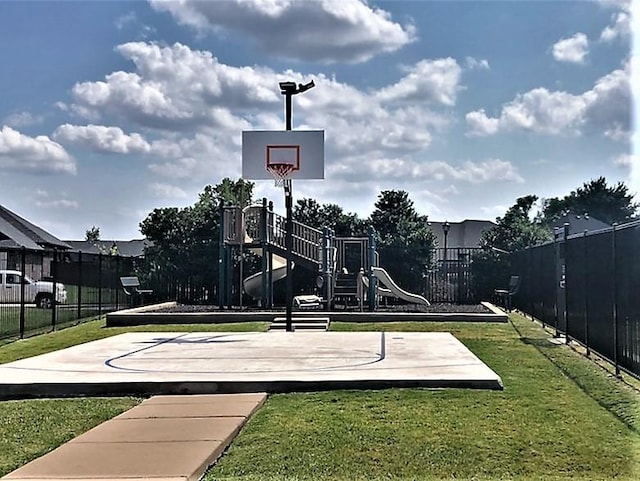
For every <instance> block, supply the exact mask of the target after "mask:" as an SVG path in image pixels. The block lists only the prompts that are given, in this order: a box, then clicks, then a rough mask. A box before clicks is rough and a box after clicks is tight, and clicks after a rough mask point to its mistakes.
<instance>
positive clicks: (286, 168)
mask: <svg viewBox="0 0 640 481" xmlns="http://www.w3.org/2000/svg"><path fill="white" fill-rule="evenodd" d="M295 167H296V166H295V165H294V164H285V163H272V164H269V165H267V170H268V171H269V172H271V175H273V178H274V180H275V186H276V187H285V186H287V185H291V179H290V178H289V175H291V172H293V171H294V170H295Z"/></svg>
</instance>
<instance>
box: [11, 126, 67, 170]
mask: <svg viewBox="0 0 640 481" xmlns="http://www.w3.org/2000/svg"><path fill="white" fill-rule="evenodd" d="M0 171H26V172H33V173H36V174H54V173H55V174H58V173H60V174H75V173H76V164H75V161H74V160H73V158H72V157H71V156H70V155H69V154H68V153H67V151H66V150H65V149H64V147H62V146H61V145H60V144H58V143H56V142H54V141H52V140H51V139H49V137H47V136H44V135H42V136H38V137H35V138H34V137H29V136H27V135H24V134H22V133H20V132H18V131H17V130H14V129H12V128H11V127H8V126H4V127H3V128H2V130H0Z"/></svg>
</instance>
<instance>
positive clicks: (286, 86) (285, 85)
mask: <svg viewBox="0 0 640 481" xmlns="http://www.w3.org/2000/svg"><path fill="white" fill-rule="evenodd" d="M279 86H280V93H281V94H282V95H284V99H285V114H284V119H285V128H286V130H292V127H291V117H292V115H291V97H292V96H294V95H297V94H301V93H303V92H306V91H307V90H309V89H311V88H313V87H315V86H316V84H315V83H314V82H313V80H312V81H311V82H309V83H306V84H296V83H295V82H292V81H287V82H280V83H279ZM291 190H292V189H291V179H286V180H285V182H284V205H285V208H286V211H287V214H286V224H285V230H286V236H285V247H286V249H287V271H286V272H287V280H286V286H287V316H286V317H287V331H288V332H291V331H293V322H292V319H291V311H292V307H293V279H292V270H293V269H292V266H291V263H292V251H293V214H292V209H293V194H292V192H291Z"/></svg>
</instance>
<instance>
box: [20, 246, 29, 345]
mask: <svg viewBox="0 0 640 481" xmlns="http://www.w3.org/2000/svg"><path fill="white" fill-rule="evenodd" d="M26 267H27V250H26V248H25V247H24V246H22V249H21V250H20V272H21V273H22V278H21V279H20V339H24V324H25V322H24V314H25V307H26V306H25V304H26V299H25V296H24V295H25V291H24V288H25V284H24V276H25V271H26Z"/></svg>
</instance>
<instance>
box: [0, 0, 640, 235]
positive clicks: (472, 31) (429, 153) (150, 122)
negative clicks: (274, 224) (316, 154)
mask: <svg viewBox="0 0 640 481" xmlns="http://www.w3.org/2000/svg"><path fill="white" fill-rule="evenodd" d="M636 7H637V5H636V4H633V5H632V4H631V3H630V2H628V1H615V0H607V1H576V2H571V1H519V2H517V1H474V2H471V1H469V2H462V1H407V2H405V1H401V0H398V1H373V0H371V1H367V2H363V1H358V0H351V1H350V0H324V1H322V0H317V1H314V0H261V1H258V0H235V1H231V0H229V1H208V2H202V1H200V2H194V1H191V0H182V1H180V2H177V1H174V2H171V1H169V2H165V1H163V2H160V1H150V2H145V1H134V2H127V1H102V2H97V1H96V2H71V1H69V2H54V1H49V2H34V1H26V2H25V1H0V57H1V58H2V59H3V64H4V67H3V74H2V75H0V92H2V95H0V186H1V187H2V188H1V189H0V204H2V205H4V206H6V207H8V208H9V209H11V210H13V211H15V212H16V213H18V214H19V215H21V216H23V217H25V218H27V219H28V220H30V221H31V222H34V223H35V224H37V225H39V226H41V227H43V228H45V229H47V230H49V231H50V232H51V233H52V234H54V235H56V236H58V237H60V238H62V239H82V238H84V234H85V231H86V230H87V229H88V228H90V227H91V226H94V225H95V226H98V227H100V231H101V234H102V238H103V239H130V238H138V237H141V235H140V233H139V229H138V225H139V223H140V221H142V220H143V219H144V218H145V217H146V215H147V214H148V213H149V212H151V211H152V210H153V209H154V208H156V207H168V206H177V207H182V206H187V205H192V204H193V203H194V202H195V201H196V200H197V196H198V193H199V192H201V191H202V189H203V187H204V186H205V185H207V184H216V183H218V182H220V181H221V180H222V178H224V177H227V176H228V177H231V178H238V177H240V175H241V162H242V159H241V132H242V130H253V129H256V130H262V129H267V130H268V129H281V128H283V99H282V96H281V95H280V93H279V89H278V82H280V81H286V80H293V81H296V82H305V83H306V82H308V81H309V80H312V79H313V80H314V81H315V83H316V87H315V88H314V89H312V90H310V91H308V92H306V93H305V94H303V95H299V96H297V97H295V98H294V117H293V123H294V128H300V129H321V130H324V131H325V180H324V181H302V180H300V181H296V182H295V183H294V196H295V198H301V197H314V198H315V199H317V200H318V201H319V202H321V203H328V202H331V203H337V204H340V205H341V206H343V208H344V209H345V210H346V211H349V212H356V213H358V214H359V215H360V216H362V217H366V216H368V215H369V214H370V212H371V211H372V210H373V206H374V203H375V201H376V198H377V196H378V194H379V192H380V191H381V190H384V189H404V190H407V191H408V192H409V193H410V197H411V199H412V200H413V201H414V203H415V206H416V208H417V210H418V211H419V212H420V213H421V214H427V215H429V218H430V219H431V220H445V219H447V220H449V221H460V220H463V219H491V220H493V219H495V217H496V216H501V215H503V214H504V212H505V210H506V209H507V208H508V207H509V206H511V205H512V204H513V203H514V202H515V200H516V198H517V197H519V196H522V195H527V194H536V195H538V196H539V197H541V198H548V197H558V196H559V197H561V196H564V195H566V194H568V193H569V192H570V191H571V190H573V189H575V188H576V187H579V186H580V185H582V183H583V182H586V181H588V180H590V179H592V178H596V177H598V176H601V175H602V176H605V177H606V178H607V180H608V181H609V182H610V183H615V182H618V181H624V182H625V183H626V184H627V185H628V186H629V187H630V188H631V190H632V191H633V192H640V160H639V159H638V156H637V152H635V150H634V148H633V147H634V145H636V144H637V142H636V140H637V139H636V138H634V137H636V135H635V130H634V128H633V125H632V118H633V117H634V115H633V113H632V108H633V107H632V102H631V99H632V94H633V93H636V92H632V89H633V88H635V87H637V85H636V84H637V78H635V76H634V77H633V78H634V79H635V80H636V82H632V72H635V70H636V69H635V65H637V64H638V62H637V59H636V57H635V56H634V55H633V52H635V51H637V50H635V49H633V48H632V47H633V41H634V38H633V37H632V35H631V32H632V30H633V25H632V23H633V22H637V18H638V16H637V15H635V16H633V15H632V11H635V9H636ZM254 192H255V196H256V198H260V197H262V196H266V197H268V198H270V199H273V200H274V202H275V203H276V208H277V209H281V208H282V207H281V206H282V197H283V195H282V190H281V189H277V188H275V187H274V186H273V183H272V182H269V181H259V182H257V183H256V189H255V190H254ZM639 197H640V196H639ZM639 197H637V200H638V199H639Z"/></svg>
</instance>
